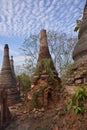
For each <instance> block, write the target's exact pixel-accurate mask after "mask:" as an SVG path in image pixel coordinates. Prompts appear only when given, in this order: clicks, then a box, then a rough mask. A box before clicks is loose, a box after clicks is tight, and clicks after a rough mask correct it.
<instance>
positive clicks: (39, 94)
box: [32, 84, 47, 107]
mask: <svg viewBox="0 0 87 130" xmlns="http://www.w3.org/2000/svg"><path fill="white" fill-rule="evenodd" d="M46 87H47V84H42V85H40V87H39V90H38V91H35V92H33V96H32V104H33V107H37V97H38V96H41V97H42V105H43V93H44V89H45V88H46ZM41 97H40V98H41Z"/></svg>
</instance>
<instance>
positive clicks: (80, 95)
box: [67, 86, 87, 114]
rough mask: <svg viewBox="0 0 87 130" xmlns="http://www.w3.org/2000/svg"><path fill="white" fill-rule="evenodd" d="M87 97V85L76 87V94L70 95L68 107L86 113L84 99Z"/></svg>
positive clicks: (76, 111)
mask: <svg viewBox="0 0 87 130" xmlns="http://www.w3.org/2000/svg"><path fill="white" fill-rule="evenodd" d="M86 97H87V86H86V87H80V88H78V89H76V91H75V94H73V95H72V96H70V98H69V102H68V106H67V109H68V110H70V109H73V110H74V111H75V113H76V114H78V113H82V114H83V113H84V100H85V99H86Z"/></svg>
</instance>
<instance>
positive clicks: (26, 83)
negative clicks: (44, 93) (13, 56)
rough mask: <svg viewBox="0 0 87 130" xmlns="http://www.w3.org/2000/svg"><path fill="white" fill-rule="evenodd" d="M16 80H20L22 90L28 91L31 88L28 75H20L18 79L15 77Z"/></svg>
mask: <svg viewBox="0 0 87 130" xmlns="http://www.w3.org/2000/svg"><path fill="white" fill-rule="evenodd" d="M17 80H20V81H21V82H22V84H23V90H25V91H26V90H29V89H30V86H31V80H30V78H29V76H28V75H26V74H25V73H22V74H20V75H19V76H18V77H17Z"/></svg>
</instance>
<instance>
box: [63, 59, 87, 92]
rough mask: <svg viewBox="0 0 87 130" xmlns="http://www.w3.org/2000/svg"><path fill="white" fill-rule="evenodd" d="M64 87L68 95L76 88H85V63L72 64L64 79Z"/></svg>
mask: <svg viewBox="0 0 87 130" xmlns="http://www.w3.org/2000/svg"><path fill="white" fill-rule="evenodd" d="M65 84H66V85H65V86H66V89H67V91H68V92H69V93H71V94H72V93H73V92H74V90H75V89H76V88H78V87H85V86H87V61H83V62H82V63H80V64H78V65H77V64H75V63H74V64H72V65H71V66H70V67H69V68H68V70H67V75H66V77H65Z"/></svg>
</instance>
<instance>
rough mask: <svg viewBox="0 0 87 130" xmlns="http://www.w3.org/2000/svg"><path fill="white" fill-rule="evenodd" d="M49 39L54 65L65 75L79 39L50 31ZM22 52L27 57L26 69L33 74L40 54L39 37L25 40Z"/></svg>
mask: <svg viewBox="0 0 87 130" xmlns="http://www.w3.org/2000/svg"><path fill="white" fill-rule="evenodd" d="M47 38H48V44H49V50H50V54H51V56H52V58H53V62H54V65H55V67H56V69H57V71H58V72H59V74H60V75H62V74H63V73H65V71H66V67H67V65H68V64H70V63H71V60H72V51H73V48H74V46H75V44H76V42H77V38H76V37H69V36H67V34H66V33H63V32H61V33H60V32H59V33H58V32H56V31H48V32H47ZM21 51H22V53H23V54H24V55H25V56H26V60H25V65H24V67H25V69H26V70H27V71H30V73H31V74H33V72H34V69H35V66H36V63H37V59H38V54H39V35H30V36H29V37H28V38H27V39H25V40H24V42H23V44H22V46H21Z"/></svg>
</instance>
